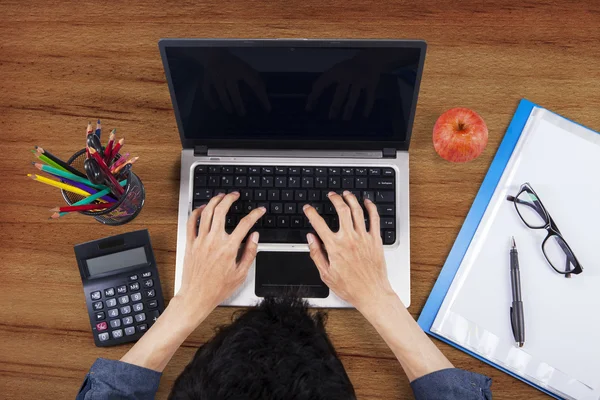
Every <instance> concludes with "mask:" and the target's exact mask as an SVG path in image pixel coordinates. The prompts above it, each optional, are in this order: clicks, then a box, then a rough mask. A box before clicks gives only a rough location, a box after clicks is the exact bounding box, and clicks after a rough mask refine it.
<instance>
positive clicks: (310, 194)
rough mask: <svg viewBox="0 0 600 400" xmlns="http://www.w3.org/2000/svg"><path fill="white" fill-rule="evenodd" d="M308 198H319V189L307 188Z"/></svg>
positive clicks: (312, 199)
mask: <svg viewBox="0 0 600 400" xmlns="http://www.w3.org/2000/svg"><path fill="white" fill-rule="evenodd" d="M308 200H309V201H315V200H321V192H320V191H319V190H309V191H308Z"/></svg>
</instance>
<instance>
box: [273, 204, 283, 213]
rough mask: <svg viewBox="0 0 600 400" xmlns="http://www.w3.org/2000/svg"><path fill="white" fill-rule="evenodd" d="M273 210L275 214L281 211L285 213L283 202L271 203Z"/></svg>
mask: <svg viewBox="0 0 600 400" xmlns="http://www.w3.org/2000/svg"><path fill="white" fill-rule="evenodd" d="M271 212H272V213H273V214H281V213H283V204H281V203H271Z"/></svg>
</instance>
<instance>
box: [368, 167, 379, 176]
mask: <svg viewBox="0 0 600 400" xmlns="http://www.w3.org/2000/svg"><path fill="white" fill-rule="evenodd" d="M369 175H371V176H378V175H381V168H369Z"/></svg>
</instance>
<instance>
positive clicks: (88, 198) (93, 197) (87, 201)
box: [59, 180, 127, 217]
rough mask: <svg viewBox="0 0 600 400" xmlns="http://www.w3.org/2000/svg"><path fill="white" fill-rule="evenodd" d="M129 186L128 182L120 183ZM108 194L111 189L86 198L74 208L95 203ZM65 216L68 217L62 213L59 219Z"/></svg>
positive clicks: (76, 203) (74, 204)
mask: <svg viewBox="0 0 600 400" xmlns="http://www.w3.org/2000/svg"><path fill="white" fill-rule="evenodd" d="M126 184H127V181H126V180H122V181H121V182H119V185H121V186H125V185H126ZM107 194H110V188H106V189H104V190H101V191H99V192H98V193H96V194H94V195H91V196H89V197H86V198H85V199H82V200H79V201H77V202H75V203H73V204H72V205H73V206H80V205H83V204H90V203H91V202H93V201H96V200H98V199H99V198H101V197H102V196H106V195H107ZM64 215H67V213H60V214H59V217H62V216H64Z"/></svg>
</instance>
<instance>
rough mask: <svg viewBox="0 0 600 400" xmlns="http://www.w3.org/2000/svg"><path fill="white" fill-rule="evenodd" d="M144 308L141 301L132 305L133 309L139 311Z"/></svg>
mask: <svg viewBox="0 0 600 400" xmlns="http://www.w3.org/2000/svg"><path fill="white" fill-rule="evenodd" d="M143 309H144V305H143V304H142V303H137V304H134V305H133V311H135V312H140V311H142V310H143Z"/></svg>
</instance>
